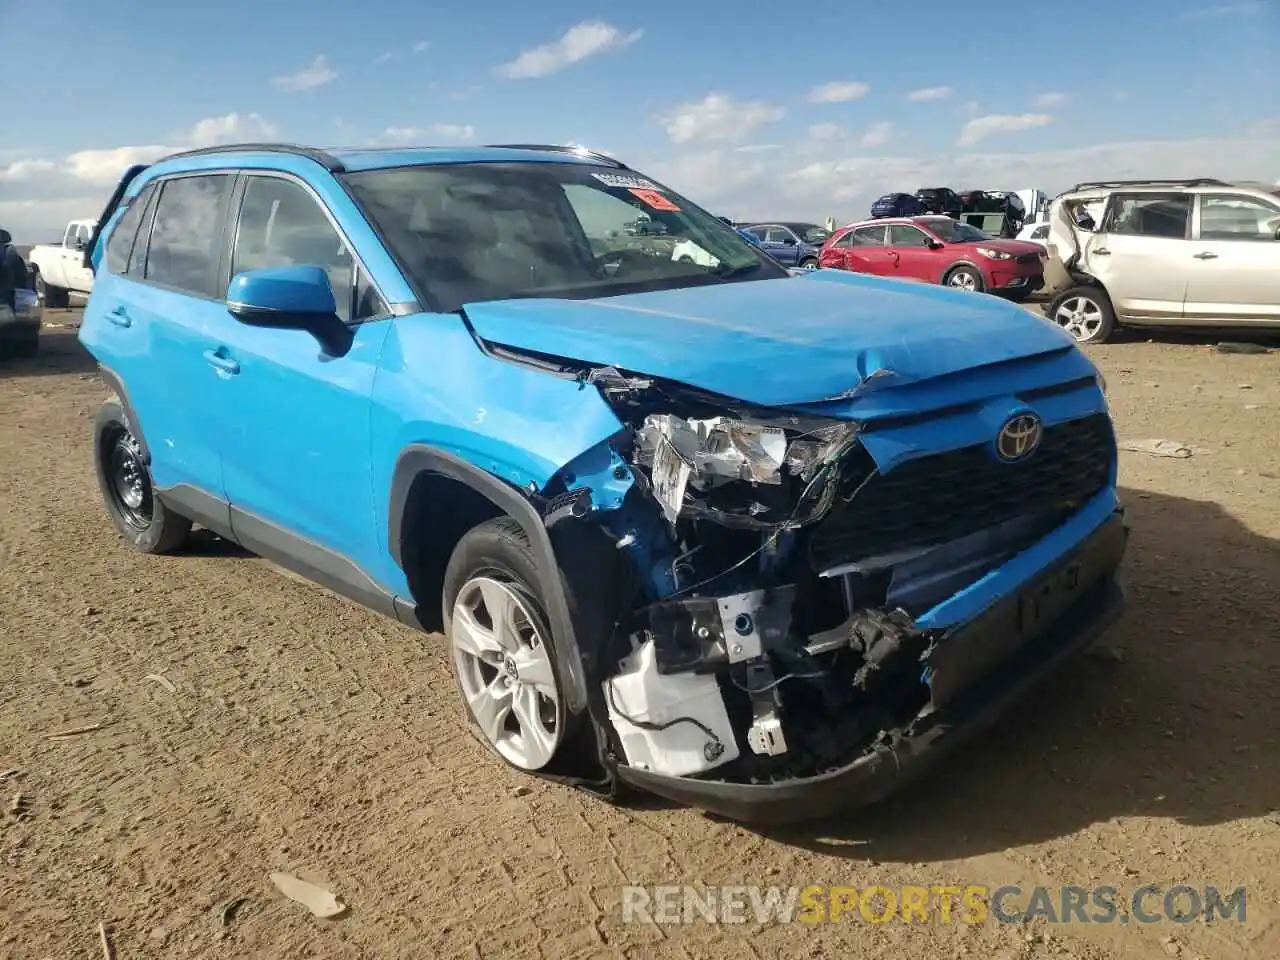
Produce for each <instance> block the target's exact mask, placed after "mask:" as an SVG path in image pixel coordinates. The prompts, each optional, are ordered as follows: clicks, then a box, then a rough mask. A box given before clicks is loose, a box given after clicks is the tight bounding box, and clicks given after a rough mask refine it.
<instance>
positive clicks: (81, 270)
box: [27, 220, 97, 307]
mask: <svg viewBox="0 0 1280 960" xmlns="http://www.w3.org/2000/svg"><path fill="white" fill-rule="evenodd" d="M96 223H97V221H95V220H72V221H71V222H70V223H69V224H67V229H66V230H65V231H64V232H63V234H62V243H60V244H56V245H55V244H52V243H40V244H37V245H36V246H34V247H32V248H31V252H30V253H29V254H27V263H29V264H30V265H31V274H32V277H33V279H34V280H35V283H36V294H37V295H38V296H39V297H40V299H41V300H43V301H44V305H45V306H46V307H65V306H67V305H68V304H69V300H68V298H69V297H70V295H71V294H73V293H79V294H83V295H84V296H86V297H87V296H88V295H89V294H90V293H91V292H92V291H93V271H92V270H90V269H89V268H88V267H86V266H85V265H84V248H85V246H86V245H87V244H88V243H89V237H90V236H91V235H92V234H93V228H94V225H95V224H96Z"/></svg>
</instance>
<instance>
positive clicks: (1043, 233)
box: [1031, 223, 1049, 240]
mask: <svg viewBox="0 0 1280 960" xmlns="http://www.w3.org/2000/svg"><path fill="white" fill-rule="evenodd" d="M1047 236H1049V225H1048V224H1047V223H1042V224H1040V226H1038V227H1036V228H1035V229H1034V230H1032V231H1031V239H1032V240H1043V239H1044V238H1045V237H1047Z"/></svg>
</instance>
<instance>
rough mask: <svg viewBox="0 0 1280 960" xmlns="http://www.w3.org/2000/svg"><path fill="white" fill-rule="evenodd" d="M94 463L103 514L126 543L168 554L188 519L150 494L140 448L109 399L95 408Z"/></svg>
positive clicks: (185, 531) (144, 550)
mask: <svg viewBox="0 0 1280 960" xmlns="http://www.w3.org/2000/svg"><path fill="white" fill-rule="evenodd" d="M94 466H95V467H96V468H97V474H98V486H99V488H101V490H102V499H103V502H104V504H105V505H106V508H107V515H108V516H109V517H111V520H112V522H113V523H115V525H116V529H117V530H119V531H120V534H121V535H122V536H123V537H124V539H125V540H126V542H128V543H129V545H130V546H132V547H133V548H134V549H135V550H137V551H139V552H140V553H172V552H173V551H175V550H177V549H178V548H179V547H180V546H182V544H183V543H184V542H185V541H186V539H187V534H189V533H190V532H191V521H190V520H188V519H187V518H186V517H183V516H180V515H179V514H176V513H174V512H173V511H172V510H169V509H168V508H167V507H165V505H164V504H163V503H161V502H160V500H159V499H158V498H157V497H156V495H155V489H154V487H153V486H152V482H151V470H150V468H149V467H148V466H147V463H146V458H145V457H144V456H143V454H142V447H141V445H140V444H139V443H138V439H137V438H136V437H135V436H134V435H133V433H132V432H131V429H130V427H129V422H128V420H127V419H126V417H125V415H124V410H123V409H122V408H121V407H120V404H119V403H116V402H115V401H108V402H107V403H104V404H103V405H102V409H101V410H99V411H98V417H97V420H96V422H95V424H94Z"/></svg>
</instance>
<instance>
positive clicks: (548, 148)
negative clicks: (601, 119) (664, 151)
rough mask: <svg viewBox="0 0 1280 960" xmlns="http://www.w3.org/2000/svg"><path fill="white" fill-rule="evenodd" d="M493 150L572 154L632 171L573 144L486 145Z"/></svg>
mask: <svg viewBox="0 0 1280 960" xmlns="http://www.w3.org/2000/svg"><path fill="white" fill-rule="evenodd" d="M485 146H486V147H488V148H489V149H491V150H541V151H543V152H545V153H571V154H573V155H574V156H575V157H590V158H591V159H592V160H598V161H600V162H601V163H607V164H609V165H610V166H612V167H617V168H618V169H619V170H629V169H631V168H630V167H628V166H627V165H626V164H625V163H623V162H622V161H621V160H618V159H617V158H615V157H611V156H609V155H608V154H607V153H599V152H598V151H595V150H588V149H587V148H586V147H576V146H573V145H572V144H565V143H487V144H485Z"/></svg>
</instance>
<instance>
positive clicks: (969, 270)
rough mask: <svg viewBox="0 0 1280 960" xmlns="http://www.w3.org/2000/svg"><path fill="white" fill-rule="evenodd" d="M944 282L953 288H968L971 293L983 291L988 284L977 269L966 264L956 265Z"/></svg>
mask: <svg viewBox="0 0 1280 960" xmlns="http://www.w3.org/2000/svg"><path fill="white" fill-rule="evenodd" d="M942 282H943V283H944V284H946V285H947V286H948V287H951V288H952V289H953V290H966V291H968V292H970V293H981V292H982V291H983V288H984V287H985V286H986V284H984V283H983V282H982V274H981V273H979V272H978V271H977V269H975V268H974V267H965V266H961V267H956V268H955V269H954V270H952V271H951V272H950V273H948V274H947V277H946V279H945V280H943V281H942Z"/></svg>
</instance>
